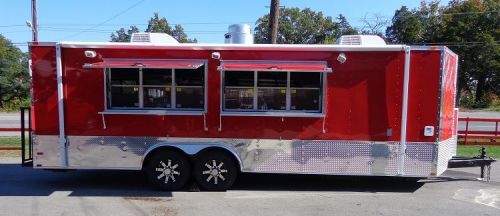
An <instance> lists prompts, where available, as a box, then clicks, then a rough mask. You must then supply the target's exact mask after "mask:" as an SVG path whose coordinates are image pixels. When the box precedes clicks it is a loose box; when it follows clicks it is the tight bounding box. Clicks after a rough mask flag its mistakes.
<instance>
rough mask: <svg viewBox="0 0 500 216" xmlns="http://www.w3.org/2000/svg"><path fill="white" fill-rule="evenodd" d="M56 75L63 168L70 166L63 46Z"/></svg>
mask: <svg viewBox="0 0 500 216" xmlns="http://www.w3.org/2000/svg"><path fill="white" fill-rule="evenodd" d="M56 75H57V111H58V119H59V151H60V152H59V153H60V157H61V158H60V159H61V166H62V167H67V166H68V151H67V146H66V144H67V141H66V135H65V126H64V86H63V85H64V83H63V69H62V53H61V45H60V44H57V45H56Z"/></svg>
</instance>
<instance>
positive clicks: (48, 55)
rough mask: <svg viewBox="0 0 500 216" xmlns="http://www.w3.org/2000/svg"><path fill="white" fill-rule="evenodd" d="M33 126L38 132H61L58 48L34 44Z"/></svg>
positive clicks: (49, 133) (32, 50) (54, 133)
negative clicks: (57, 68) (59, 120)
mask: <svg viewBox="0 0 500 216" xmlns="http://www.w3.org/2000/svg"><path fill="white" fill-rule="evenodd" d="M31 59H32V65H31V69H32V79H31V80H32V94H33V103H32V127H33V131H35V133H37V134H46V135H56V134H58V132H59V126H58V116H57V115H58V110H57V76H56V48H55V47H53V46H32V47H31Z"/></svg>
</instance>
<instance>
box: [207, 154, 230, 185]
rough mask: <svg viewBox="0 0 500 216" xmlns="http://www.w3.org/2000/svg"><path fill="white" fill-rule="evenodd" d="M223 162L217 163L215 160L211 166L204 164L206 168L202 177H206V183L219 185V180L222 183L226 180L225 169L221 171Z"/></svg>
mask: <svg viewBox="0 0 500 216" xmlns="http://www.w3.org/2000/svg"><path fill="white" fill-rule="evenodd" d="M223 166H224V162H219V161H216V160H212V164H209V163H205V167H206V168H207V169H206V170H204V171H203V172H202V174H203V175H207V179H206V181H207V182H210V181H213V183H214V184H218V183H219V179H220V180H222V181H225V180H226V177H224V173H227V169H223Z"/></svg>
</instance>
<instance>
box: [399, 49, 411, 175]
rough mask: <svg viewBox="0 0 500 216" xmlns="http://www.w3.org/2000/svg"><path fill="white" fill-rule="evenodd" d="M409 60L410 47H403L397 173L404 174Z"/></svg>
mask: <svg viewBox="0 0 500 216" xmlns="http://www.w3.org/2000/svg"><path fill="white" fill-rule="evenodd" d="M410 62H411V48H410V47H409V46H407V47H405V65H404V78H403V107H402V112H401V147H400V154H401V155H402V157H400V161H399V163H400V164H399V174H400V175H404V167H405V155H406V127H407V122H408V90H409V84H410Z"/></svg>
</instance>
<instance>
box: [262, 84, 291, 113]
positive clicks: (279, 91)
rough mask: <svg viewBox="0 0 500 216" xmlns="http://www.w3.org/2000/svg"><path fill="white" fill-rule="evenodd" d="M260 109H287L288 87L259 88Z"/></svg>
mask: <svg viewBox="0 0 500 216" xmlns="http://www.w3.org/2000/svg"><path fill="white" fill-rule="evenodd" d="M257 104H258V109H259V110H286V88H259V93H258V100H257Z"/></svg>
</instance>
